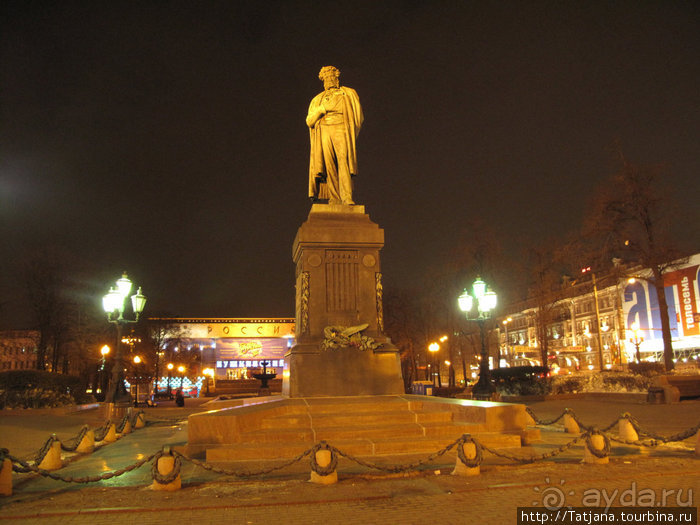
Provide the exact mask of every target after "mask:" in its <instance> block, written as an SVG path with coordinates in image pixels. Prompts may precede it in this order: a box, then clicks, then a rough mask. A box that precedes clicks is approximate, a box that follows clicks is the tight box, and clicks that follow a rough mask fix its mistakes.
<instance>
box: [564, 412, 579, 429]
mask: <svg viewBox="0 0 700 525" xmlns="http://www.w3.org/2000/svg"><path fill="white" fill-rule="evenodd" d="M564 429H565V430H566V432H567V433H569V434H580V433H581V427H579V426H578V423H576V420H575V419H574V416H572V415H571V414H569V413H568V412H567V413H566V414H564Z"/></svg>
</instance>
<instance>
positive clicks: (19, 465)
mask: <svg viewBox="0 0 700 525" xmlns="http://www.w3.org/2000/svg"><path fill="white" fill-rule="evenodd" d="M155 456H156V454H151V455H150V456H148V457H146V458H143V459H140V460H139V461H137V462H136V463H133V464H132V465H129V466H127V467H124V468H121V469H119V470H115V471H112V472H105V473H104V474H102V475H100V476H83V477H79V478H74V477H71V476H62V475H60V474H56V473H54V472H50V471H48V470H44V469H40V468H38V467H36V466H34V465H30V464H29V463H27V462H25V461H22V460H21V459H19V458H16V457H14V456H12V455H10V454H6V457H7V458H8V459H9V460H10V461H12V463H13V465H12V470H13V471H15V472H19V473H27V472H35V473H36V474H39V475H41V476H44V477H46V478H51V479H53V480H56V481H64V482H66V483H95V482H97V481H104V480H107V479H111V478H115V477H119V476H121V475H123V474H126V473H127V472H131V471H132V470H135V469H137V468H139V467H141V466H143V465H144V464H146V463H148V462H149V461H151V460H152V459H153V458H154V457H155Z"/></svg>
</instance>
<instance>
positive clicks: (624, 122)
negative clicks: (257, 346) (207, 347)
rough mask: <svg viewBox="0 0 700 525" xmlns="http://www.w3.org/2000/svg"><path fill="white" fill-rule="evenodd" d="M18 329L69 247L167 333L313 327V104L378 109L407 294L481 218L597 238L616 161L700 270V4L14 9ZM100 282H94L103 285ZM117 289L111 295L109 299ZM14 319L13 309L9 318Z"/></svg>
mask: <svg viewBox="0 0 700 525" xmlns="http://www.w3.org/2000/svg"><path fill="white" fill-rule="evenodd" d="M0 10H1V12H0V46H1V47H0V90H1V92H0V126H1V129H0V241H1V246H2V248H1V250H2V253H1V255H2V257H0V259H1V260H0V273H1V275H2V277H1V278H0V302H2V301H3V300H4V301H5V308H4V311H3V312H0V316H4V318H5V319H6V320H7V319H9V318H11V317H12V315H11V312H15V311H19V301H18V299H17V298H18V297H19V296H18V295H17V294H18V287H17V282H18V281H17V275H18V268H17V260H18V257H17V254H19V253H22V252H23V251H25V249H26V248H31V247H35V246H41V245H44V244H47V243H51V244H54V245H59V246H64V247H66V248H68V249H69V250H71V251H72V252H74V253H75V254H77V255H79V256H80V257H82V258H84V259H86V260H89V261H90V262H91V263H92V264H93V265H94V266H95V267H97V268H99V272H100V273H99V276H100V278H102V277H103V276H104V278H105V279H107V278H109V279H112V278H114V279H116V278H117V277H118V276H119V273H120V272H121V270H122V269H126V270H128V271H129V274H130V276H132V278H133V279H134V281H136V282H137V283H139V284H141V285H143V288H144V292H145V294H146V295H147V296H148V297H149V304H148V306H147V308H148V309H150V310H151V311H163V310H167V311H169V312H170V313H171V314H174V315H181V316H245V317H248V316H250V317H252V316H293V314H294V300H293V297H294V268H293V264H292V260H291V244H292V240H293V238H294V235H295V233H296V230H297V228H298V227H299V225H300V224H301V223H302V222H303V221H304V220H305V218H306V215H307V214H308V210H309V206H310V205H309V202H308V201H307V197H306V190H307V170H308V149H309V145H308V131H307V128H306V126H305V123H304V119H305V116H306V110H307V107H308V103H309V101H310V100H311V98H312V97H313V96H314V95H315V94H316V93H318V92H319V91H321V89H322V85H321V82H320V81H319V80H318V78H317V75H318V71H319V69H320V68H321V67H322V66H325V65H335V66H337V67H338V68H339V69H340V70H341V72H342V75H341V83H342V84H345V85H348V86H350V87H353V88H354V89H356V90H357V92H358V93H359V95H360V99H361V102H362V104H363V109H364V113H365V124H364V127H363V129H362V133H361V134H360V137H359V141H358V151H359V163H360V168H359V169H360V173H359V177H358V178H357V180H356V192H355V195H356V198H355V200H356V202H358V203H359V204H364V205H365V206H366V209H367V211H368V213H369V214H370V216H371V218H372V220H374V221H375V222H377V223H378V224H379V225H380V226H381V227H383V228H384V230H385V235H386V247H385V248H384V251H383V252H382V254H383V259H382V266H383V268H382V269H383V272H384V274H385V281H386V283H387V284H388V285H390V286H391V285H394V286H406V285H410V283H411V282H412V281H413V280H415V279H418V278H419V277H420V275H421V274H422V273H423V272H424V271H425V269H426V268H427V267H428V266H429V265H430V264H434V263H435V262H436V261H439V260H440V258H441V257H442V256H444V254H445V253H447V251H448V250H449V249H450V248H451V246H452V245H453V244H454V243H455V242H456V239H457V235H456V234H457V233H458V232H459V230H460V229H461V228H462V227H463V225H465V224H467V223H468V222H469V221H472V220H473V219H475V218H480V219H483V220H484V221H486V222H488V223H490V224H492V225H493V227H494V228H495V229H496V230H497V231H500V232H503V233H504V235H505V236H506V239H507V240H508V243H509V245H512V246H526V245H528V244H530V243H536V242H537V241H538V239H540V238H544V237H547V238H553V239H557V238H561V237H563V235H564V234H566V233H567V232H569V231H571V230H575V229H576V228H578V227H579V225H580V222H581V218H582V216H583V214H584V213H585V206H586V204H587V202H588V201H587V199H589V198H590V194H591V191H592V189H593V188H594V187H595V186H596V185H597V184H599V183H600V181H601V180H603V179H604V178H605V177H606V176H608V175H609V174H610V173H611V172H612V171H613V170H614V168H615V165H614V162H613V161H614V154H613V146H614V144H615V143H616V141H619V144H620V145H621V147H622V149H623V150H624V152H625V154H626V155H627V157H628V158H630V159H631V160H634V161H637V162H645V163H646V162H649V163H656V162H663V163H667V164H668V166H669V171H670V173H671V174H672V175H673V181H672V182H669V184H670V185H671V194H672V196H673V199H674V202H675V203H676V205H677V206H678V207H679V210H680V211H681V212H682V213H685V214H686V215H685V219H684V220H685V221H686V225H685V226H684V228H687V230H686V231H687V236H688V237H689V239H690V241H689V242H690V244H691V245H693V244H694V245H695V247H700V246H698V237H699V236H698V231H699V230H698V223H700V221H699V220H698V218H699V217H698V213H697V206H698V197H699V196H700V183H699V182H698V181H699V180H700V177H699V176H698V174H700V155H699V153H700V150H699V148H698V146H699V145H700V82H699V80H700V58H699V57H700V23H699V22H700V16H699V15H700V10H699V8H698V4H697V2H669V1H663V2H651V1H649V2H639V1H630V2H623V1H620V2H595V1H587V2H530V1H528V2H512V1H498V2H463V1H457V2H418V1H404V2H380V1H372V2H363V1H352V2H322V1H310V2H293V1H287V2H258V1H253V2H236V1H232V0H229V1H216V2H215V1H198V2H151V1H140V2H69V1H61V2H54V1H51V2H33V1H30V0H22V1H18V2H12V1H5V2H3V3H2V7H0ZM96 278H97V277H96ZM109 284H110V283H109V282H108V281H107V280H105V283H104V287H105V291H106V289H107V287H108V285H109ZM3 297H4V299H3Z"/></svg>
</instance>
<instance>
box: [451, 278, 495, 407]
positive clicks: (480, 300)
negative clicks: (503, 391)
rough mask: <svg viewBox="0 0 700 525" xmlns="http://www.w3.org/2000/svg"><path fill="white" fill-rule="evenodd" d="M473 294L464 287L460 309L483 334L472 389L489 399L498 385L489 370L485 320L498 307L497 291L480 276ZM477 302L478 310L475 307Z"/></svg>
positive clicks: (478, 394)
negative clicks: (474, 322)
mask: <svg viewBox="0 0 700 525" xmlns="http://www.w3.org/2000/svg"><path fill="white" fill-rule="evenodd" d="M472 293H473V294H474V295H473V296H471V295H470V294H469V292H468V291H467V290H466V288H465V289H464V292H462V295H460V296H459V299H458V302H459V309H460V310H462V311H463V312H464V314H465V316H466V318H467V320H469V321H476V323H478V325H479V332H480V334H481V363H480V364H479V380H478V381H477V383H476V384H475V385H474V388H473V389H472V394H473V395H474V397H475V398H476V399H482V400H484V399H485V400H488V399H491V396H492V395H493V394H494V393H495V392H496V387H495V386H494V385H493V383H492V382H491V372H490V370H489V353H488V349H487V348H486V334H485V332H484V322H485V321H486V320H488V319H490V318H491V312H492V311H493V310H494V308H496V303H497V299H498V298H497V296H496V292H494V291H492V290H488V288H487V286H486V283H485V282H484V281H482V280H481V278H480V277H477V278H476V281H474V284H473V285H472ZM474 303H476V312H473V311H472V310H473V308H474V306H475V304H474Z"/></svg>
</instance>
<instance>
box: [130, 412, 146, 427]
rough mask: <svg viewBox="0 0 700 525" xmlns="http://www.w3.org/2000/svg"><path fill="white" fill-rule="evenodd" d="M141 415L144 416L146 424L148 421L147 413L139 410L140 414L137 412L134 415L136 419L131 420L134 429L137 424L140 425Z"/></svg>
mask: <svg viewBox="0 0 700 525" xmlns="http://www.w3.org/2000/svg"><path fill="white" fill-rule="evenodd" d="M141 415H143V416H144V417H143V420H144V422H145V421H146V413H145V412H144V411H143V410H139V411H138V412H136V414H134V417H132V418H131V426H132V427H135V426H136V423H138V420H139V416H141Z"/></svg>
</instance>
